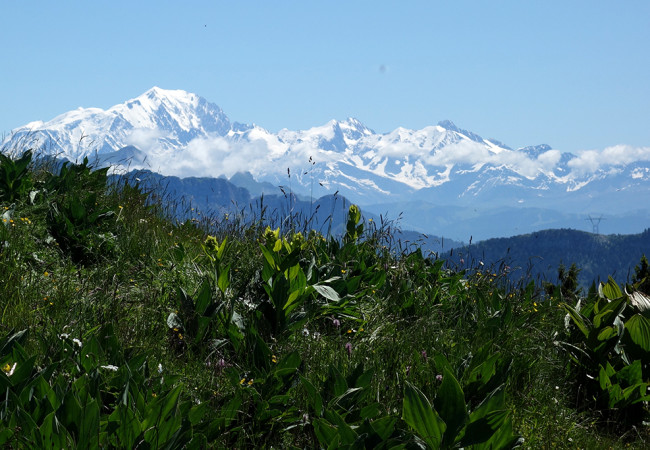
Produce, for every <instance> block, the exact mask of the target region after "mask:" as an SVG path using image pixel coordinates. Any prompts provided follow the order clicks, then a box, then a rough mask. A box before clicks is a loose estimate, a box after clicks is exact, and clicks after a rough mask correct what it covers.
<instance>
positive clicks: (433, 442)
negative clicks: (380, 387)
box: [402, 381, 447, 449]
mask: <svg viewBox="0 0 650 450" xmlns="http://www.w3.org/2000/svg"><path fill="white" fill-rule="evenodd" d="M402 419H404V421H405V422H406V423H407V424H408V425H410V426H411V427H412V428H413V429H414V430H415V431H416V432H417V434H418V436H419V437H420V438H422V440H424V442H426V443H427V444H428V445H429V446H430V447H431V448H433V449H437V448H440V446H441V444H442V437H443V434H444V432H445V430H446V428H447V426H446V424H445V422H444V421H443V420H442V419H441V418H440V416H439V415H438V413H437V412H436V411H435V410H434V409H433V408H432V407H431V404H430V403H429V400H428V399H427V398H426V396H425V395H424V394H423V393H422V392H421V391H420V390H419V389H418V388H416V387H415V386H413V385H412V384H411V383H409V382H408V381H407V382H406V385H405V387H404V401H403V404H402Z"/></svg>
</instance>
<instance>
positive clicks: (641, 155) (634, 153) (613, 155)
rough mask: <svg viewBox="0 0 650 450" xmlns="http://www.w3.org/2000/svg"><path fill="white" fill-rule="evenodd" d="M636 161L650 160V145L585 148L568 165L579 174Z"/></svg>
mask: <svg viewBox="0 0 650 450" xmlns="http://www.w3.org/2000/svg"><path fill="white" fill-rule="evenodd" d="M635 161H650V147H633V146H630V145H614V146H612V147H606V148H604V149H603V150H600V151H599V150H584V151H582V152H579V153H578V156H576V157H575V158H573V159H572V160H571V161H569V163H568V165H569V167H570V168H571V170H572V171H573V173H574V174H575V175H577V176H580V175H585V174H589V173H593V172H596V171H597V170H598V169H601V168H603V167H605V166H612V165H615V166H619V165H625V164H630V163H633V162H635Z"/></svg>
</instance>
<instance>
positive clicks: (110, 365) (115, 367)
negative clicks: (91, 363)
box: [100, 364, 119, 372]
mask: <svg viewBox="0 0 650 450" xmlns="http://www.w3.org/2000/svg"><path fill="white" fill-rule="evenodd" d="M100 367H101V368H102V369H106V370H112V371H113V372H117V369H119V367H117V366H114V365H112V364H109V365H108V366H100Z"/></svg>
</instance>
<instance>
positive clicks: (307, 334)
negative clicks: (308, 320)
mask: <svg viewBox="0 0 650 450" xmlns="http://www.w3.org/2000/svg"><path fill="white" fill-rule="evenodd" d="M302 335H303V336H305V337H308V336H309V330H308V329H307V328H303V329H302Z"/></svg>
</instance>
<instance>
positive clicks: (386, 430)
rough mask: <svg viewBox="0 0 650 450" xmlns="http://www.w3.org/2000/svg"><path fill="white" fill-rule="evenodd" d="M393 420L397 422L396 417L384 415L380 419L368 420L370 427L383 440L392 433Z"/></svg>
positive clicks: (393, 427)
mask: <svg viewBox="0 0 650 450" xmlns="http://www.w3.org/2000/svg"><path fill="white" fill-rule="evenodd" d="M395 422H397V417H391V416H386V417H382V418H381V419H377V420H373V421H372V422H370V426H371V427H372V429H373V430H374V431H375V433H377V434H378V435H379V437H380V438H381V439H383V440H384V441H385V440H386V439H388V438H389V437H390V435H391V434H393V430H394V429H395Z"/></svg>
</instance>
